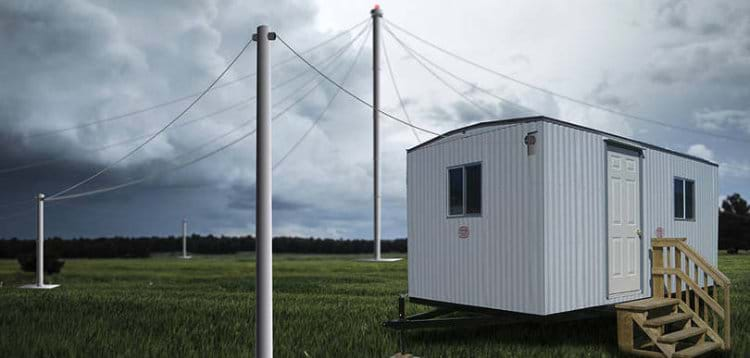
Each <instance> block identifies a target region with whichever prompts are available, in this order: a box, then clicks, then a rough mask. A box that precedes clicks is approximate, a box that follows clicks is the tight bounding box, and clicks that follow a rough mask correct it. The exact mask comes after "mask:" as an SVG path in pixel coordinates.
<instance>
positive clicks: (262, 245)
mask: <svg viewBox="0 0 750 358" xmlns="http://www.w3.org/2000/svg"><path fill="white" fill-rule="evenodd" d="M253 39H254V40H255V41H256V42H257V43H258V54H257V55H258V59H257V62H256V65H257V72H256V73H257V77H256V80H257V88H256V95H257V102H256V106H257V109H256V120H257V121H258V125H257V127H256V128H257V132H256V133H257V134H256V135H257V141H256V153H257V159H256V163H255V165H256V167H255V176H256V177H255V187H256V189H255V190H256V192H255V200H256V202H255V204H256V205H255V357H256V358H271V357H273V311H272V310H273V302H272V299H273V293H272V291H271V290H272V280H273V273H272V271H271V269H272V260H273V257H272V254H271V253H272V246H271V245H272V241H271V240H272V235H273V234H272V227H271V223H272V221H271V213H272V202H271V199H272V177H271V160H272V158H271V66H270V61H271V58H270V57H271V56H270V51H269V42H270V41H271V40H274V39H276V34H275V33H273V32H269V31H268V26H266V25H261V26H258V32H257V33H256V34H254V35H253Z"/></svg>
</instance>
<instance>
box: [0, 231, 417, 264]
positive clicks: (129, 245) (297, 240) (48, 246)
mask: <svg viewBox="0 0 750 358" xmlns="http://www.w3.org/2000/svg"><path fill="white" fill-rule="evenodd" d="M35 247H36V241H35V240H19V239H16V238H12V239H5V240H0V258H10V259H15V258H18V257H20V256H22V255H27V254H30V253H33V252H35V251H34V250H35ZM187 247H188V251H189V252H190V253H195V254H234V253H237V252H240V251H255V238H254V237H252V236H241V237H230V236H218V237H217V236H213V235H207V236H203V235H191V236H189V237H188V239H187ZM44 250H45V253H47V254H49V255H52V256H56V257H62V258H115V257H124V258H128V257H149V256H151V254H154V253H169V252H180V251H182V238H181V237H180V238H178V237H174V236H169V237H137V238H130V237H113V238H95V239H91V238H76V239H71V240H65V239H62V238H58V237H53V238H49V239H47V240H45V241H44ZM381 250H382V252H392V253H405V252H406V239H396V240H383V241H382V242H381ZM273 252H275V253H295V254H365V253H372V252H373V242H372V241H371V240H344V239H341V240H335V239H321V238H301V237H276V238H274V239H273ZM45 256H46V255H45Z"/></svg>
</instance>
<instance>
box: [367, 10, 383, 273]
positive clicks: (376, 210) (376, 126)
mask: <svg viewBox="0 0 750 358" xmlns="http://www.w3.org/2000/svg"><path fill="white" fill-rule="evenodd" d="M370 15H371V16H372V79H373V80H372V105H373V108H372V155H373V158H372V163H373V168H372V182H373V185H372V189H373V194H372V197H373V215H372V236H373V241H374V244H375V260H376V261H379V260H380V118H378V117H379V114H380V113H379V112H378V110H379V109H380V68H379V67H380V18H382V17H383V11H382V10H380V6H378V5H375V8H374V9H372V10H370Z"/></svg>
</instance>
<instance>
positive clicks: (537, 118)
mask: <svg viewBox="0 0 750 358" xmlns="http://www.w3.org/2000/svg"><path fill="white" fill-rule="evenodd" d="M531 122H548V123H553V124H558V125H562V126H568V127H571V128H575V129H579V130H584V131H588V132H592V133H596V134H601V135H605V136H609V137H612V138H617V139H620V140H626V141H629V142H632V143H637V144H638V145H641V146H643V147H644V148H648V149H652V150H658V151H662V152H666V153H670V154H674V155H677V156H679V157H683V158H687V159H690V160H694V161H697V162H701V163H705V164H709V165H713V166H715V167H718V166H719V164H717V163H714V162H712V161H710V160H706V159H703V158H699V157H696V156H693V155H690V154H685V153H681V152H678V151H674V150H672V149H667V148H664V147H659V146H657V145H653V144H650V143H646V142H642V141H639V140H635V139H632V138H628V137H623V136H621V135H618V134H612V133H609V132H605V131H602V130H598V129H594V128H589V127H584V126H582V125H579V124H575V123H570V122H565V121H562V120H559V119H555V118H550V117H546V116H533V117H519V118H510V119H500V120H495V121H486V122H479V123H474V124H471V125H468V126H464V127H461V128H456V129H453V130H450V131H448V132H445V133H443V134H442V135H440V136H437V137H435V138H432V139H430V140H428V141H425V142H422V143H419V144H417V145H415V146H413V147H411V148H409V149H407V150H406V152H407V153H408V152H411V151H414V150H417V149H419V148H422V147H424V146H426V145H428V144H431V143H435V142H437V141H439V140H441V139H443V137H449V136H452V135H454V134H456V133H459V132H464V131H467V130H470V129H477V128H482V127H492V126H498V125H507V124H517V123H531Z"/></svg>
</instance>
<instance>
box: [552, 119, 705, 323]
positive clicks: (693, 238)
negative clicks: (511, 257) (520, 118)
mask: <svg viewBox="0 0 750 358" xmlns="http://www.w3.org/2000/svg"><path fill="white" fill-rule="evenodd" d="M542 132H543V135H542V138H541V140H542V141H543V142H544V143H545V145H544V150H545V162H544V173H545V179H546V180H545V182H544V201H545V210H546V211H545V216H544V226H545V228H544V243H545V246H544V253H545V261H546V265H545V268H546V270H545V275H544V277H545V313H547V314H552V313H557V312H565V311H570V310H575V309H580V308H585V307H593V306H599V305H605V304H612V303H617V302H623V301H628V300H633V299H637V298H641V297H649V296H650V295H651V292H650V287H649V275H650V272H651V270H650V261H649V259H648V257H649V256H648V249H649V247H650V237H652V236H655V232H656V228H657V227H663V228H664V233H665V236H666V237H688V244H690V245H691V246H693V247H694V248H695V249H696V250H698V252H699V253H701V254H702V255H703V256H705V257H706V258H707V259H708V260H709V261H710V262H711V263H713V264H716V260H717V242H718V215H717V210H718V209H717V205H718V196H719V193H718V169H717V168H716V167H715V166H711V165H708V164H705V163H701V162H698V161H695V160H690V159H687V158H683V157H680V156H677V155H674V154H670V153H667V152H663V151H658V150H652V149H646V150H645V151H644V158H643V159H642V183H641V185H642V190H643V195H642V202H643V204H642V207H643V212H642V225H643V232H644V240H643V245H642V255H643V256H642V257H643V261H642V273H643V282H642V287H643V293H642V294H637V295H631V296H624V297H618V298H617V299H608V298H607V293H608V290H607V274H608V273H607V231H606V230H607V219H606V213H607V211H606V166H605V163H606V143H605V142H604V139H606V137H605V136H603V135H601V134H597V133H593V132H589V131H585V130H580V129H576V128H572V127H568V126H565V125H560V124H556V123H550V122H545V123H544V126H543V131H542ZM623 142H625V143H628V142H627V141H623ZM630 144H633V145H635V146H639V145H638V144H635V143H630ZM675 176H679V177H685V178H689V179H694V180H695V184H696V186H695V190H696V220H695V221H676V220H675V219H674V213H673V188H672V185H673V179H674V177H675Z"/></svg>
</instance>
